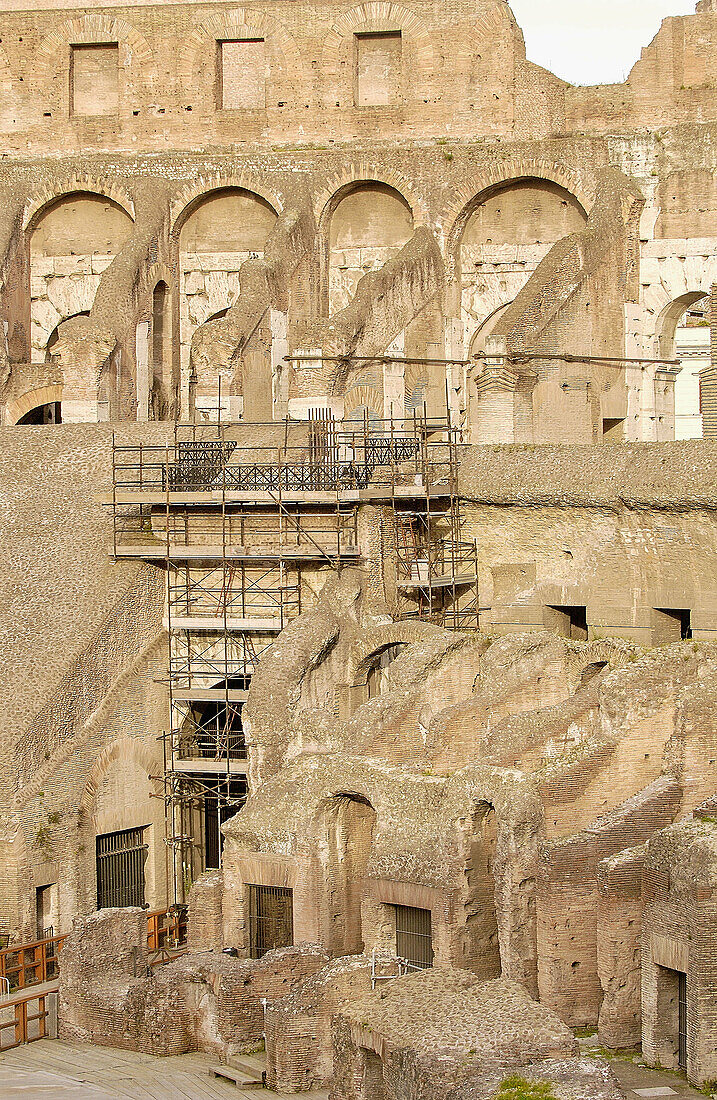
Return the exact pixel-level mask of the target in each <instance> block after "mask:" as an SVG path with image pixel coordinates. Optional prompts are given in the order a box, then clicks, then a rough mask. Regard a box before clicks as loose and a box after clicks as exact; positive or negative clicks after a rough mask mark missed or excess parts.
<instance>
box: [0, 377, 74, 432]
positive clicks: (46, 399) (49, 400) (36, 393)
mask: <svg viewBox="0 0 717 1100" xmlns="http://www.w3.org/2000/svg"><path fill="white" fill-rule="evenodd" d="M56 401H62V385H61V384H60V383H56V384H53V385H50V386H40V387H37V388H35V389H34V390H27V392H26V393H24V394H22V396H21V397H16V398H13V400H11V401H8V403H7V405H6V407H5V422H6V423H7V424H17V423H18V421H20V420H21V419H22V417H23V416H25V415H26V414H27V413H29V412H31V411H32V409H36V408H37V407H38V405H53V404H54V403H55V402H56Z"/></svg>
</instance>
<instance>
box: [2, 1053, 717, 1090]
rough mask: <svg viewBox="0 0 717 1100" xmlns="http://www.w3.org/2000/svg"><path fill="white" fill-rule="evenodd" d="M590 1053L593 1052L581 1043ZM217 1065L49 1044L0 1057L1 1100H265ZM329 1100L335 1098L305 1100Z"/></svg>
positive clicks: (629, 1074) (674, 1079)
mask: <svg viewBox="0 0 717 1100" xmlns="http://www.w3.org/2000/svg"><path fill="white" fill-rule="evenodd" d="M581 1046H582V1047H583V1049H584V1050H586V1052H587V1049H589V1044H588V1043H585V1042H584V1041H583V1042H582V1043H581ZM215 1064H216V1061H215V1060H214V1059H212V1058H209V1057H208V1056H206V1055H203V1054H184V1055H182V1056H181V1057H178V1058H153V1057H152V1056H151V1055H149V1054H134V1053H133V1052H131V1051H124V1050H112V1049H110V1048H109V1047H97V1046H83V1045H79V1044H75V1043H63V1042H60V1041H59V1040H57V1039H43V1040H41V1041H40V1042H37V1043H30V1044H29V1045H27V1046H23V1047H18V1048H17V1049H16V1050H10V1051H7V1052H6V1053H5V1054H2V1055H0V1098H2V1100H35V1098H37V1100H54V1098H55V1097H56V1098H57V1100H258V1098H259V1097H261V1096H262V1095H263V1096H266V1095H270V1096H271V1095H276V1094H275V1093H268V1094H267V1093H262V1092H257V1091H254V1090H244V1089H238V1088H236V1087H235V1086H234V1085H231V1084H228V1083H225V1082H223V1081H219V1080H217V1079H216V1078H213V1077H211V1076H210V1073H209V1069H210V1067H211V1066H213V1065H215ZM611 1064H612V1067H613V1069H614V1071H615V1073H616V1075H617V1077H618V1078H619V1080H620V1083H621V1084H622V1087H623V1089H624V1090H625V1095H626V1096H627V1097H628V1100H638V1098H641V1100H705V1094H704V1093H702V1092H697V1091H696V1090H695V1089H693V1088H690V1086H689V1085H688V1084H687V1083H686V1081H685V1080H684V1079H683V1078H682V1077H680V1076H678V1075H677V1074H673V1073H663V1072H658V1071H657V1070H652V1069H649V1068H648V1067H647V1066H644V1065H640V1064H639V1063H637V1062H631V1061H630V1060H629V1059H627V1058H614V1059H612V1060H611ZM302 1096H303V1098H304V1100H327V1097H328V1093H325V1092H310V1093H303V1094H302Z"/></svg>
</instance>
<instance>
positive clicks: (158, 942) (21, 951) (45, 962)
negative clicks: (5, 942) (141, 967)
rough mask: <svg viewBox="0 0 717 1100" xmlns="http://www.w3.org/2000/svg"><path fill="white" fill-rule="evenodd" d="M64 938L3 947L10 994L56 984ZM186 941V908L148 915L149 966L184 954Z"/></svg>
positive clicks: (2, 967) (0, 963) (0, 964)
mask: <svg viewBox="0 0 717 1100" xmlns="http://www.w3.org/2000/svg"><path fill="white" fill-rule="evenodd" d="M66 939H67V935H64V936H50V937H49V938H48V939H45V940H35V942H34V943H23V944H18V945H17V946H15V947H5V948H3V950H2V951H0V979H2V978H6V979H7V980H8V982H9V984H10V990H11V992H15V991H16V990H18V989H25V988H26V987H28V986H33V985H42V984H44V983H45V982H52V981H55V980H56V979H57V977H58V975H59V971H60V958H59V956H60V950H61V948H62V945H63V943H64V942H65V940H66ZM186 942H187V911H186V909H179V910H176V909H156V910H153V911H152V912H150V913H147V950H148V952H149V956H150V959H149V962H150V965H151V966H157V965H158V964H160V963H163V962H171V960H172V959H173V958H176V957H177V955H179V954H183V953H184V950H186V948H185V947H184V945H185V944H186ZM3 984H4V983H3V982H2V981H0V987H1V986H2V985H3ZM0 993H2V988H0ZM0 1003H1V1002H0Z"/></svg>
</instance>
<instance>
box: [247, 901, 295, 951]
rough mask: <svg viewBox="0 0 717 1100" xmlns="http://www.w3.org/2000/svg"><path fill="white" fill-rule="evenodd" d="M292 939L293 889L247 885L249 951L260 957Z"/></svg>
mask: <svg viewBox="0 0 717 1100" xmlns="http://www.w3.org/2000/svg"><path fill="white" fill-rule="evenodd" d="M293 942H294V892H293V890H289V889H287V888H286V887H284V886H250V887H249V954H250V956H251V958H252V959H260V958H261V957H262V955H266V953H267V951H274V950H276V949H277V948H279V947H291V945H292V943H293Z"/></svg>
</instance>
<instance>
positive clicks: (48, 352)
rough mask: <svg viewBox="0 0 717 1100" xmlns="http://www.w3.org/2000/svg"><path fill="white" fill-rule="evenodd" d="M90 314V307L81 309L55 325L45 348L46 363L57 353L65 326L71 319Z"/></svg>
mask: <svg viewBox="0 0 717 1100" xmlns="http://www.w3.org/2000/svg"><path fill="white" fill-rule="evenodd" d="M89 315H90V311H89V309H81V310H80V311H79V313H73V314H72V316H71V317H66V318H65V320H64V321H60V323H59V325H56V326H55V328H54V329H53V330H52V332H51V333H50V336H49V338H48V341H47V347H46V348H45V362H46V363H49V362H50V360H51V359H52V357H53V355H55V354H56V351H55V349H56V346H57V344H58V343H59V341H60V340H61V339H62V336H63V333H64V331H65V326H66V325H67V324H68V323H69V322H70V321H74V319H75V317H89Z"/></svg>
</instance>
